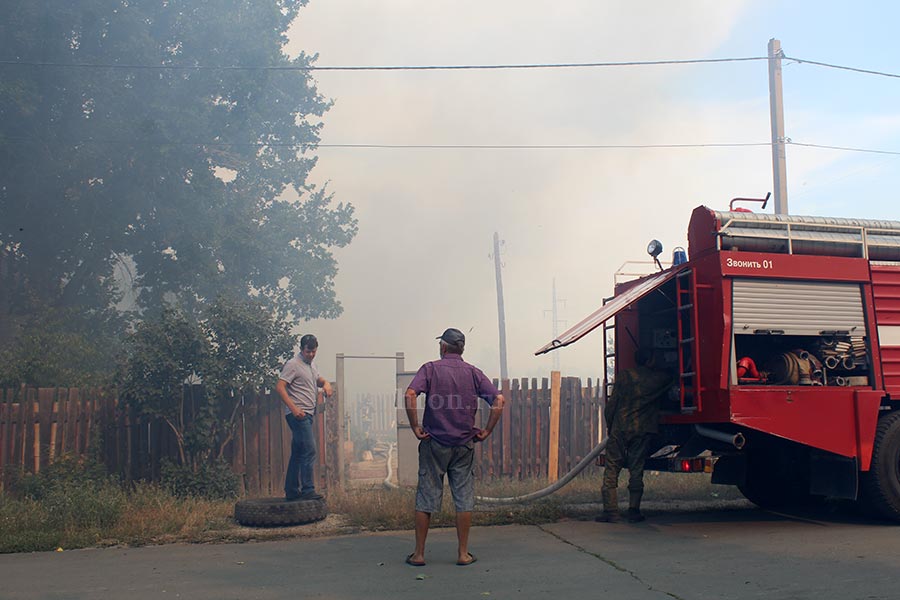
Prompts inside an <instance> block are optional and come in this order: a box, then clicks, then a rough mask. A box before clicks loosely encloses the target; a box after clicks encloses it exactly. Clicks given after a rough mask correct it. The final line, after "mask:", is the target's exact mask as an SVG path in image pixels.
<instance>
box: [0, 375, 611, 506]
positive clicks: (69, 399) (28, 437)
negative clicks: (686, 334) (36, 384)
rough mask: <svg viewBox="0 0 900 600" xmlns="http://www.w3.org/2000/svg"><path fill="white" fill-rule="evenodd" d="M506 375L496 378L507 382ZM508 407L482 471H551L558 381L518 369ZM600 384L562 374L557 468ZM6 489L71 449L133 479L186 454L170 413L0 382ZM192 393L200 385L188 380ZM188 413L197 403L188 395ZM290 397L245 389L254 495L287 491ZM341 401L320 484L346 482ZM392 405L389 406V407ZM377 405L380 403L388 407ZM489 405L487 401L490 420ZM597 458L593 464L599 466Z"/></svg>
mask: <svg viewBox="0 0 900 600" xmlns="http://www.w3.org/2000/svg"><path fill="white" fill-rule="evenodd" d="M499 385H500V384H498V387H499ZM502 388H503V392H504V395H505V397H506V398H507V409H506V410H505V411H504V417H503V419H502V420H501V422H500V425H499V426H498V427H497V428H496V429H495V430H494V432H493V435H491V436H490V437H489V438H488V439H487V441H486V442H485V443H483V444H478V445H476V458H475V460H476V463H475V465H476V475H477V476H478V477H479V478H480V479H482V480H496V479H529V478H546V477H547V476H548V472H549V466H550V456H551V452H550V414H551V413H550V396H551V391H550V384H549V380H548V379H547V378H543V379H541V380H540V383H539V381H538V380H537V379H530V380H529V379H515V380H511V381H505V382H503V385H502ZM600 388H602V386H598V385H594V384H593V383H592V381H591V380H590V379H588V380H587V385H586V386H582V383H581V380H580V379H578V378H574V377H566V378H562V382H561V388H560V412H559V444H558V473H559V474H560V475H562V474H564V473H566V472H567V471H568V470H569V469H570V468H571V467H573V466H574V465H575V464H577V463H578V462H579V461H580V460H581V459H582V458H583V457H584V456H585V455H586V454H587V453H588V452H590V451H591V449H592V448H593V447H594V446H595V445H596V444H597V442H598V441H599V440H600V439H601V436H602V435H603V432H602V426H603V425H602V418H601V414H600V413H601V410H602V406H603V395H602V390H601V389H600ZM0 392H2V395H0V490H2V489H4V488H6V487H8V486H9V483H10V481H11V479H12V478H14V477H16V476H18V475H21V474H22V473H36V472H39V471H40V470H41V469H43V468H46V467H47V465H49V464H50V463H52V462H53V461H55V460H57V459H58V458H59V457H63V456H74V457H86V456H89V455H90V456H93V457H97V458H99V459H100V460H102V461H103V462H104V463H105V465H106V466H107V468H108V470H109V471H110V472H111V473H116V474H118V475H119V476H121V477H122V479H123V480H125V481H137V480H148V481H156V480H158V479H159V477H160V463H161V460H162V459H163V458H166V457H168V458H172V459H175V458H177V456H178V449H177V443H176V440H175V436H174V434H173V432H172V431H171V429H170V428H169V427H168V425H166V424H165V423H164V422H162V421H161V420H158V419H152V418H149V417H141V416H136V415H135V414H133V413H132V412H131V411H129V410H128V409H127V407H125V406H124V404H123V403H121V402H119V400H118V399H117V398H116V396H115V395H114V394H113V393H111V392H109V391H106V390H103V389H78V388H24V387H23V388H18V389H6V390H0ZM184 393H185V395H186V398H190V397H191V394H192V393H194V394H195V397H199V390H197V389H194V390H191V389H190V388H189V387H188V386H186V387H185V392H184ZM185 406H186V409H185V413H186V415H185V418H186V419H190V414H191V403H190V402H189V401H188V402H185ZM282 407H283V405H282V403H281V401H280V400H279V399H278V398H277V396H275V395H274V393H273V392H270V391H266V392H260V393H258V394H255V395H247V396H244V397H243V398H242V404H241V407H240V409H239V414H238V423H239V425H238V429H237V432H236V435H235V437H234V439H233V440H232V442H231V443H230V444H229V446H228V447H227V448H226V452H225V459H226V460H227V461H228V462H229V464H231V466H232V468H233V469H234V471H235V473H237V474H238V475H239V480H240V482H241V487H242V489H241V491H242V492H243V493H245V494H247V495H250V496H268V495H280V494H281V493H283V492H282V485H283V481H284V473H285V469H286V467H287V462H288V458H289V457H290V445H291V434H290V430H289V428H288V427H287V424H286V423H285V420H284V415H283V408H282ZM336 407H337V402H333V401H331V400H329V401H328V402H327V403H322V402H321V397H320V405H319V410H318V411H317V414H316V417H315V418H316V431H317V432H318V446H319V456H318V465H317V468H316V475H317V478H318V481H317V486H318V487H319V489H324V490H327V489H328V488H329V487H330V486H334V485H337V484H338V481H337V477H338V470H337V469H336V467H335V465H337V462H338V458H337V456H338V452H337V449H338V438H337V436H338V433H337V428H336V427H335V426H334V425H335V424H336V423H337V414H336V410H337V409H336ZM386 410H387V409H386ZM386 410H385V411H379V412H386ZM488 412H489V411H488V410H479V419H480V423H481V424H482V426H483V425H484V423H486V422H487V418H488ZM596 469H597V467H593V466H592V467H589V468H588V469H586V470H585V473H586V474H590V473H592V472H595V471H596Z"/></svg>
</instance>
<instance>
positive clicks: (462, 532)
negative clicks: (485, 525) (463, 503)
mask: <svg viewBox="0 0 900 600" xmlns="http://www.w3.org/2000/svg"><path fill="white" fill-rule="evenodd" d="M471 527H472V513H471V512H458V513H456V539H457V540H458V541H459V557H458V558H457V559H456V560H457V562H461V563H467V562H469V561H471V560H472V557H471V556H470V555H469V529H470V528H471Z"/></svg>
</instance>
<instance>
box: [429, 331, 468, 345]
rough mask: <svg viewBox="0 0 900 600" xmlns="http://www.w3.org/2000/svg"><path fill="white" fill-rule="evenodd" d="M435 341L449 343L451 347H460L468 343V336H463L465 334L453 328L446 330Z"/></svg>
mask: <svg viewBox="0 0 900 600" xmlns="http://www.w3.org/2000/svg"><path fill="white" fill-rule="evenodd" d="M435 339H438V340H441V341H443V342H447V343H448V344H450V345H451V346H458V345H460V344H465V343H466V336H465V335H464V334H463V332H462V331H460V330H459V329H454V328H453V327H451V328H450V329H448V330H446V331H445V332H444V333H442V334H441V335H439V336H438V337H437V338H435Z"/></svg>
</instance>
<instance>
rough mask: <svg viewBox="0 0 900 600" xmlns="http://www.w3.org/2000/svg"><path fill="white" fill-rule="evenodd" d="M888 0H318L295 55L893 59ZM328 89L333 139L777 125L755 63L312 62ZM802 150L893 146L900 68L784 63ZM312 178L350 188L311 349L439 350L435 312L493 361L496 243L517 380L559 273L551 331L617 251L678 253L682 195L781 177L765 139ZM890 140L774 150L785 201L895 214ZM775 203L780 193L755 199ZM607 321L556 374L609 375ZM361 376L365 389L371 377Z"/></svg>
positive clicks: (449, 158)
mask: <svg viewBox="0 0 900 600" xmlns="http://www.w3.org/2000/svg"><path fill="white" fill-rule="evenodd" d="M898 18H900V9H898V7H897V4H896V3H893V2H887V1H885V2H859V3H854V4H853V5H852V8H850V5H848V4H847V3H846V2H841V3H838V2H790V3H788V2H760V1H755V2H738V1H728V2H722V1H721V0H713V1H698V0H693V1H692V0H683V1H679V2H671V1H662V0H659V1H654V2H651V1H630V2H606V1H598V0H573V1H560V0H555V1H553V2H537V1H528V0H526V1H522V0H516V1H512V0H492V1H491V2H484V0H478V1H475V0H454V1H453V2H448V1H444V0H430V1H429V2H421V1H420V0H415V1H414V0H377V1H374V0H371V1H364V0H328V1H325V0H311V1H310V4H309V6H307V7H306V8H305V9H303V10H302V11H301V13H300V18H299V20H298V22H297V24H296V27H295V28H294V30H293V32H292V36H291V44H290V50H291V51H292V52H297V51H299V50H301V49H302V50H304V51H306V52H308V53H316V52H317V53H319V59H318V64H319V65H321V66H338V65H342V66H343V65H426V64H443V65H449V64H498V63H517V64H522V63H559V62H602V61H646V60H657V59H693V58H725V57H748V56H764V55H765V54H766V45H767V42H768V40H769V39H770V38H772V37H775V38H778V39H780V40H781V43H782V47H783V49H784V51H785V53H786V54H787V55H788V56H794V57H797V58H803V59H807V60H815V61H822V62H828V63H837V64H841V65H848V66H853V67H860V68H865V69H873V70H881V71H888V72H891V73H898V72H900V42H898V41H897V36H896V31H895V24H896V23H897V22H898ZM315 78H316V80H317V82H318V87H319V91H320V92H321V93H322V94H323V95H324V96H326V97H328V98H331V99H333V100H334V107H333V108H332V110H331V111H329V112H328V113H327V114H326V116H325V120H324V123H325V127H324V130H323V133H322V142H323V143H325V144H338V143H357V144H379V143H381V144H703V143H711V144H714V143H744V142H768V141H769V140H770V126H769V104H768V102H769V101H768V72H767V65H766V63H765V61H760V62H745V63H738V62H734V63H724V64H715V65H690V66H641V67H628V68H625V67H615V68H584V69H564V70H563V69H559V70H513V71H510V70H491V71H437V72H415V71H396V72H317V73H315ZM784 94H785V120H786V134H787V136H788V137H789V138H791V139H792V140H793V141H794V142H805V143H815V144H827V145H838V146H853V147H861V148H873V149H885V150H893V151H900V108H898V107H900V79H896V78H887V77H877V76H872V75H863V74H857V73H849V72H845V71H838V70H833V69H826V68H822V67H817V66H812V65H807V64H796V63H788V62H786V63H785V65H784ZM317 154H318V156H319V162H318V166H317V167H316V168H315V170H314V171H313V173H312V178H311V181H312V182H313V183H315V184H316V185H323V184H326V183H327V185H328V189H329V190H331V192H333V193H334V195H335V200H336V201H342V202H350V203H352V204H353V205H354V206H355V207H356V215H357V217H358V218H359V235H358V237H357V238H356V239H355V240H354V241H353V243H352V244H351V245H350V246H348V247H347V248H346V249H343V250H341V251H339V252H338V253H337V258H338V261H339V265H340V274H339V276H338V278H337V283H336V285H337V292H338V297H339V299H340V301H341V302H342V304H343V306H344V314H343V315H342V316H341V317H340V318H339V319H337V320H333V321H313V322H310V323H308V325H307V330H308V331H312V332H314V333H316V334H317V335H318V336H319V339H320V352H319V356H318V358H317V362H318V364H319V368H320V369H321V370H322V372H323V374H324V375H325V376H327V377H333V376H334V354H335V353H336V352H343V353H345V354H393V353H394V352H397V351H402V352H405V353H406V364H407V368H409V369H413V370H414V369H415V368H416V367H418V365H419V364H420V363H422V362H424V361H426V360H431V359H433V358H436V357H437V342H436V341H435V340H434V337H435V336H437V335H438V334H439V333H440V332H441V331H442V330H443V329H444V328H445V327H448V326H454V327H458V328H460V329H462V330H463V331H464V332H466V334H467V336H468V345H467V349H466V354H465V356H466V358H467V359H468V360H469V361H470V362H473V363H475V364H477V365H479V366H480V367H481V368H482V369H483V370H484V371H485V372H486V373H487V374H488V375H489V376H492V377H496V376H498V375H499V351H498V325H497V299H496V289H495V281H494V265H493V261H492V260H491V259H490V258H489V255H490V254H491V252H492V237H493V233H494V232H495V231H497V232H499V234H500V237H501V239H503V240H505V245H504V249H503V253H502V259H503V263H504V268H503V285H504V290H505V304H506V328H507V350H508V361H509V372H510V375H511V376H512V377H523V376H527V377H535V376H536V377H541V376H546V375H547V374H548V373H549V370H550V368H551V359H550V358H549V357H535V356H534V355H533V352H534V351H535V350H536V349H537V348H539V347H540V346H542V345H543V344H544V343H546V342H547V341H549V340H550V339H551V338H552V324H551V319H550V317H549V316H547V315H545V311H547V310H549V309H550V308H551V285H552V280H553V279H554V278H556V286H557V294H558V296H559V298H561V299H565V300H566V302H565V305H560V309H559V310H560V312H559V317H560V319H564V320H565V321H566V324H563V325H562V326H561V327H560V330H564V329H565V328H566V327H567V326H570V325H573V324H574V323H576V322H577V321H579V320H580V319H581V318H583V317H584V316H586V315H587V314H589V313H590V312H592V311H593V310H594V309H596V308H597V307H598V306H599V305H600V304H601V303H602V299H603V297H605V296H609V295H611V293H612V285H613V274H614V272H615V271H616V270H617V269H618V268H619V267H620V266H621V265H622V264H623V263H625V262H626V261H633V260H644V259H646V254H645V248H646V243H647V241H649V240H650V239H651V238H658V239H659V240H661V241H662V243H663V245H664V247H665V249H666V250H665V254H666V255H670V252H671V250H672V248H673V247H675V246H687V240H686V229H687V224H688V218H689V216H690V213H691V210H692V209H693V208H694V207H696V206H698V205H701V204H705V205H707V206H710V207H712V208H716V209H725V208H727V206H728V202H729V200H730V199H731V198H733V197H736V196H749V197H762V196H764V195H765V194H766V192H768V191H770V190H771V189H772V158H771V150H770V149H769V148H767V147H753V148H697V149H642V150H638V149H619V150H599V149H597V150H583V149H556V150H524V149H514V150H485V149H466V150H457V149H329V148H321V149H319V150H318V151H317ZM898 167H900V156H884V155H875V154H859V153H849V152H838V151H833V150H821V149H809V148H802V147H798V146H791V147H788V150H787V175H788V202H789V209H790V212H791V213H793V214H818V215H827V216H858V217H866V218H882V219H900V208H898V203H897V200H896V196H897V189H898V186H900V175H898V173H900V168H898ZM769 211H771V207H770V208H769ZM601 337H602V336H601V335H600V332H599V331H598V332H595V333H593V334H591V335H590V336H588V337H586V338H585V339H583V340H581V341H580V342H578V343H577V344H574V345H573V346H570V347H568V348H565V349H563V350H561V351H560V352H561V355H560V360H561V366H562V371H563V374H564V375H577V376H581V377H596V376H597V375H599V374H601V360H602V355H601V345H602V340H601ZM348 376H350V377H352V378H353V379H354V381H355V383H354V384H353V387H354V389H352V390H349V391H351V392H356V393H361V392H363V391H377V390H382V389H385V388H389V387H390V385H391V383H390V382H391V381H392V377H393V363H388V362H384V363H382V364H379V365H377V366H376V365H371V364H364V363H363V362H356V363H353V364H351V365H348ZM364 388H365V389H364Z"/></svg>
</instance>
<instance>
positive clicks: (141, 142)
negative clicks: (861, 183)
mask: <svg viewBox="0 0 900 600" xmlns="http://www.w3.org/2000/svg"><path fill="white" fill-rule="evenodd" d="M5 142H16V143H19V144H24V143H39V144H48V143H49V142H48V141H46V140H39V139H37V138H22V137H6V138H3V137H0V145H2V144H4V143H5ZM54 143H56V144H60V143H63V144H71V145H74V146H79V145H82V144H100V145H113V146H115V145H120V146H157V147H165V146H192V147H196V148H260V149H262V148H298V149H301V150H318V149H322V148H325V149H349V150H652V149H676V150H677V149H691V148H755V147H771V146H772V142H721V143H680V144H675V143H673V144H341V143H337V144H328V143H323V144H320V143H316V142H223V141H210V142H190V141H178V140H171V141H165V140H147V139H135V140H102V139H100V140H98V139H89V138H85V139H79V140H54ZM784 143H785V145H787V146H800V147H804V148H819V149H823V150H836V151H841V152H861V153H868V154H882V155H885V156H900V151H894V150H879V149H875V148H859V147H853V146H835V145H830V144H814V143H809V142H795V141H793V140H785V142H784Z"/></svg>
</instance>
